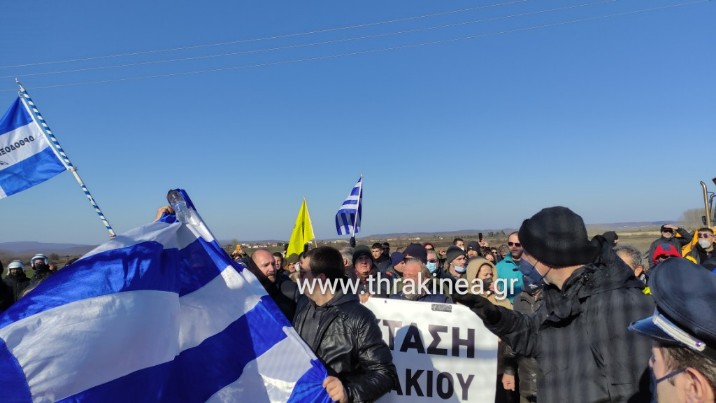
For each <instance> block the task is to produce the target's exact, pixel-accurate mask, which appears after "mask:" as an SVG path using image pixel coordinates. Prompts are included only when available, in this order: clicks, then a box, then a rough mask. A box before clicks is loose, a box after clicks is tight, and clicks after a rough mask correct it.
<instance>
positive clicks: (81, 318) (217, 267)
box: [0, 190, 330, 402]
mask: <svg viewBox="0 0 716 403" xmlns="http://www.w3.org/2000/svg"><path fill="white" fill-rule="evenodd" d="M172 192H174V199H175V202H176V203H172V205H173V206H174V209H175V211H176V213H175V215H171V216H165V217H163V219H162V220H160V221H157V222H154V223H152V224H149V225H146V226H143V227H140V228H137V229H134V230H132V231H129V232H127V233H125V234H123V235H120V236H118V237H116V238H115V239H113V240H111V241H110V242H108V243H106V244H104V245H101V246H99V247H97V248H96V249H94V250H93V251H91V252H89V253H88V254H87V255H85V256H84V257H82V258H81V259H80V260H78V261H77V262H75V263H73V264H72V265H71V266H70V267H68V268H65V269H62V270H60V271H59V272H58V273H56V274H54V275H52V276H50V277H48V278H47V279H46V280H45V281H44V282H42V283H40V284H39V285H38V286H37V287H36V288H35V289H33V290H32V291H31V292H29V293H28V294H27V295H26V296H24V297H23V298H21V299H20V300H19V301H18V302H16V303H15V305H13V306H11V307H10V309H8V310H7V311H5V312H4V313H3V314H2V315H0V395H1V397H0V400H1V401H3V402H30V401H43V402H44V401H88V402H142V401H151V402H156V401H166V402H180V401H181V402H203V401H210V402H228V401H239V400H241V401H246V402H268V401H271V402H286V401H288V402H291V401H301V402H305V401H313V402H328V401H330V399H329V397H328V395H327V393H326V392H325V390H324V389H323V387H322V382H323V380H324V379H325V377H326V376H327V373H326V370H325V368H324V367H323V366H322V364H320V362H319V361H318V360H317V359H316V357H315V356H314V355H313V353H312V352H311V350H310V349H309V348H308V347H307V346H306V345H305V343H304V342H303V341H302V340H301V338H300V337H299V336H298V334H297V333H296V332H295V330H294V329H293V328H292V327H291V325H290V324H289V322H288V321H287V320H286V318H285V317H283V316H282V314H281V311H280V310H279V309H278V307H277V306H276V305H275V304H274V302H273V301H272V300H271V298H270V297H269V296H268V295H266V293H265V292H264V289H263V287H261V285H260V284H259V282H258V280H256V278H255V277H254V276H253V275H252V274H251V273H250V272H249V271H248V270H246V269H245V268H244V267H243V266H241V265H239V264H237V263H235V262H234V261H233V260H231V259H230V258H229V256H228V255H227V254H226V253H225V252H224V251H223V250H222V249H221V247H220V246H219V244H218V243H217V242H216V240H214V238H213V236H212V234H211V233H210V231H209V230H208V229H207V228H206V226H205V224H204V222H203V221H202V220H201V218H200V217H199V215H198V213H196V210H195V209H194V207H193V204H192V203H191V201H190V200H189V198H188V196H187V195H186V193H185V192H184V191H182V190H175V191H172ZM171 195H172V193H171V192H170V196H171Z"/></svg>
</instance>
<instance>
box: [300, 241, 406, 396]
mask: <svg viewBox="0 0 716 403" xmlns="http://www.w3.org/2000/svg"><path fill="white" fill-rule="evenodd" d="M342 262H343V261H342V258H341V254H340V253H339V252H338V251H337V250H335V249H334V248H331V247H330V246H321V247H319V248H317V249H315V250H314V253H313V257H312V259H311V264H310V268H306V267H302V268H301V281H304V282H307V283H309V284H313V285H315V287H314V288H313V290H312V291H311V289H310V288H304V292H305V293H306V295H305V296H302V297H301V298H300V299H299V302H298V306H297V308H296V316H295V318H294V327H295V328H296V331H297V332H298V334H299V335H300V336H301V338H303V340H304V341H305V342H306V344H308V345H309V346H310V347H311V349H312V350H313V351H314V352H315V353H316V355H317V356H318V358H320V359H321V361H323V363H324V364H325V365H326V368H327V369H328V373H329V376H328V377H327V378H326V379H325V381H324V382H323V387H324V388H326V392H328V395H329V396H330V397H331V399H333V401H338V402H349V401H350V402H354V401H355V402H364V401H373V400H376V399H378V398H379V397H381V396H383V395H384V394H386V393H388V392H389V391H390V390H391V389H392V388H394V387H395V386H396V385H397V382H398V374H397V372H396V369H395V365H393V357H392V355H391V354H390V349H389V348H388V345H387V344H385V341H383V335H382V332H381V330H380V327H379V326H378V322H377V321H376V318H375V315H374V314H373V313H372V312H371V311H370V310H369V309H368V308H366V307H364V306H363V305H361V303H360V302H359V301H358V297H357V296H355V295H353V294H344V293H343V291H342V290H341V287H340V283H341V282H342V281H345V276H344V275H343V263H342ZM329 283H332V284H336V285H337V287H336V289H335V292H333V291H332V290H331V289H330V287H325V289H326V291H327V292H325V293H322V292H321V287H320V285H324V286H325V285H327V284H329Z"/></svg>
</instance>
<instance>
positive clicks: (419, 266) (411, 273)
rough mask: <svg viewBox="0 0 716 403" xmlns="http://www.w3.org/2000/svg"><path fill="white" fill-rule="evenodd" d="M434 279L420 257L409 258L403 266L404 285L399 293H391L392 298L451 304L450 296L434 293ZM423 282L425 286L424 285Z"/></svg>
mask: <svg viewBox="0 0 716 403" xmlns="http://www.w3.org/2000/svg"><path fill="white" fill-rule="evenodd" d="M433 281H434V279H433V277H432V275H431V274H430V271H429V270H428V268H427V267H426V266H425V264H423V262H421V261H420V260H418V259H408V260H407V261H406V262H405V266H404V267H403V281H402V283H403V287H402V289H401V290H400V292H399V293H397V294H393V295H391V296H390V298H392V299H402V300H408V301H420V302H439V303H443V304H451V303H452V300H450V297H447V296H446V295H444V294H442V293H438V292H436V293H434V294H433V293H432V291H433V288H434V287H433V285H432V284H433ZM422 284H425V286H424V287H423V286H422Z"/></svg>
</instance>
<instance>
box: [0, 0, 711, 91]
mask: <svg viewBox="0 0 716 403" xmlns="http://www.w3.org/2000/svg"><path fill="white" fill-rule="evenodd" d="M709 1H710V0H695V1H689V2H684V3H677V4H670V5H665V6H658V7H650V8H644V9H639V10H632V11H625V12H620V13H612V14H605V15H601V16H595V17H587V18H577V19H572V20H566V21H561V22H556V23H549V24H541V25H534V26H530V27H525V28H515V29H510V30H504V31H496V32H489V33H484V34H477V35H469V36H463V37H459V38H450V39H442V40H435V41H429V42H421V43H416V44H407V45H399V46H391V47H387V48H379V49H368V50H362V51H355V52H347V53H339V54H334V55H325V56H315V57H308V58H300V59H289V60H281V61H275V62H267V63H258V64H245V65H240V66H228V67H219V68H214V69H205V70H194V71H185V72H176V73H165V74H155V75H144V76H134V77H123V78H116V79H107V80H88V81H79V82H74V83H65V84H54V85H46V86H37V87H33V88H36V89H48V88H60V87H71V86H79V85H88V84H90V85H91V84H106V83H114V82H123V81H135V80H145V79H153V78H165V77H176V76H187V75H196V74H204V73H214V72H221V71H232V70H244V69H249V68H260V67H269V66H277V65H284V64H293V63H304V62H310V61H318V60H329V59H337V58H341V57H348V56H357V55H366V54H372V53H384V52H389V51H394V50H402V49H412V48H418V47H423V46H429V45H439V44H446V43H452V42H458V41H463V40H471V39H482V38H487V37H492V36H501V35H507V34H512V33H517V32H527V31H533V30H537V29H544V28H554V27H559V26H564V25H571V24H577V23H581V22H591V21H598V20H604V19H607V18H613V17H622V16H626V15H635V14H641V13H646V12H652V11H660V10H665V9H671V8H676V7H685V6H690V5H695V4H701V3H707V2H709ZM11 91H14V90H0V92H11Z"/></svg>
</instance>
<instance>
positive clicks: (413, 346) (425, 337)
mask: <svg viewBox="0 0 716 403" xmlns="http://www.w3.org/2000/svg"><path fill="white" fill-rule="evenodd" d="M365 306H366V307H368V308H369V309H370V310H371V311H373V313H374V314H375V316H376V317H377V318H378V324H379V325H380V327H381V330H382V331H383V339H384V340H385V342H386V343H387V344H388V347H389V348H390V351H391V353H392V354H393V363H394V364H395V367H396V368H397V370H398V379H399V380H400V386H399V387H398V389H395V390H393V391H391V392H390V393H389V394H387V395H385V396H383V397H382V398H381V399H379V400H378V401H379V402H411V403H419V402H435V401H441V400H445V401H451V402H461V401H470V402H492V401H494V400H495V382H496V379H497V336H495V335H493V334H492V333H490V331H489V330H487V329H485V327H484V325H483V324H482V321H481V320H480V318H478V317H477V316H476V315H475V314H474V313H473V312H471V311H470V310H469V309H467V308H466V307H464V306H462V305H449V304H431V303H427V302H410V301H401V300H393V299H383V298H370V299H369V300H368V301H367V302H366V303H365Z"/></svg>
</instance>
